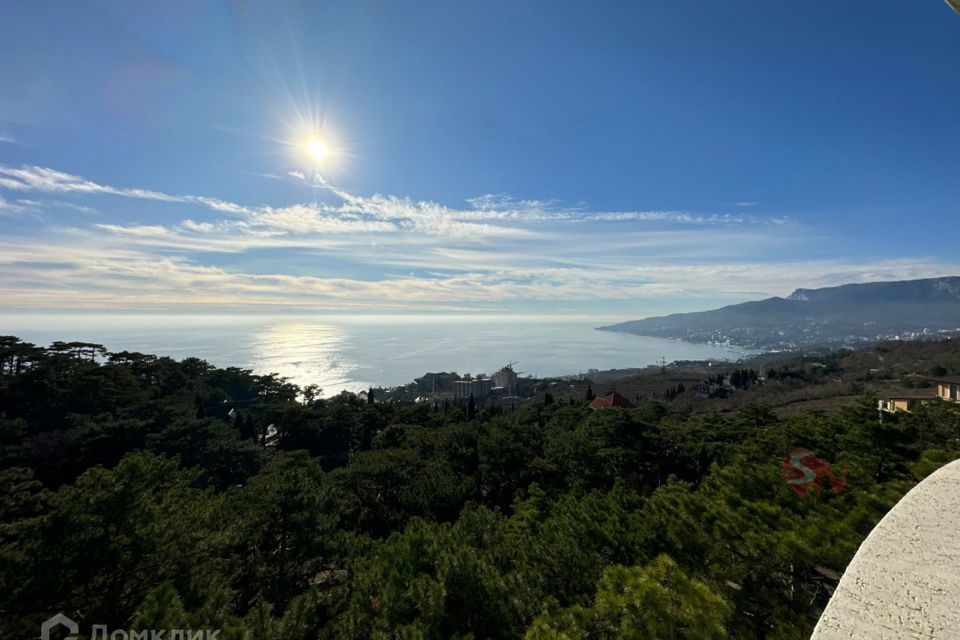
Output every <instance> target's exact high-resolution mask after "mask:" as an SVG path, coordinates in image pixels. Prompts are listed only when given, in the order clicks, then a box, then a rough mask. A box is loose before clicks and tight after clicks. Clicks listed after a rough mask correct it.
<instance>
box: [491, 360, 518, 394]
mask: <svg viewBox="0 0 960 640" xmlns="http://www.w3.org/2000/svg"><path fill="white" fill-rule="evenodd" d="M517 379H518V376H517V372H516V371H514V370H513V366H512V365H509V364H508V365H507V366H505V367H503V368H502V369H500V371H497V372H496V373H495V374H493V386H495V387H502V388H504V389H505V390H506V392H507V393H515V392H516V389H517Z"/></svg>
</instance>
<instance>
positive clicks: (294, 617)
mask: <svg viewBox="0 0 960 640" xmlns="http://www.w3.org/2000/svg"><path fill="white" fill-rule="evenodd" d="M873 406H874V405H873V402H872V400H871V399H869V398H865V399H864V401H863V402H861V403H859V404H856V405H854V406H851V407H848V408H847V409H846V410H845V411H844V412H843V413H842V414H841V415H838V416H835V417H827V416H823V415H817V414H810V415H807V416H805V417H803V418H800V419H794V420H790V421H778V420H777V419H776V417H775V416H774V415H773V414H772V413H771V412H770V411H768V410H765V409H763V408H762V407H750V408H748V409H745V410H742V411H740V412H739V413H738V414H737V417H736V418H730V417H722V416H719V415H682V414H671V413H668V412H667V411H666V410H665V409H664V408H663V407H662V406H661V405H658V404H654V403H647V404H644V405H642V406H640V407H638V408H635V409H629V410H624V409H605V410H602V411H590V410H589V409H587V408H586V407H584V406H569V405H567V404H564V403H543V404H537V405H528V406H525V407H523V408H522V409H520V410H518V411H516V412H514V413H511V414H509V415H492V414H491V412H490V411H489V410H487V409H483V408H480V407H478V408H477V409H476V416H475V417H473V418H472V419H470V418H468V412H467V410H466V408H464V410H460V409H459V408H455V407H449V406H448V407H446V408H445V407H442V406H436V407H435V406H427V405H387V404H382V403H375V402H368V401H360V400H359V399H357V398H356V397H354V396H351V395H349V394H344V395H342V396H339V397H337V398H334V399H328V400H318V399H316V390H313V389H311V390H307V392H306V393H305V394H302V393H300V391H299V390H298V389H297V388H295V387H293V386H292V385H289V384H287V383H285V382H284V381H283V380H280V379H278V378H276V377H272V376H255V375H252V374H250V373H249V372H247V371H243V370H238V369H216V368H214V367H212V366H210V365H208V364H207V363H205V362H202V361H200V360H196V359H187V360H184V361H182V362H175V361H173V360H170V359H167V358H156V357H153V356H146V355H142V354H137V353H119V354H107V353H105V352H104V351H103V350H102V349H101V348H99V347H97V346H96V345H83V344H59V343H58V344H55V345H53V346H52V347H51V348H49V349H40V348H36V347H34V346H32V345H27V344H24V343H21V342H19V341H17V340H16V339H14V338H0V636H2V637H3V638H29V637H36V635H37V629H38V628H39V626H40V623H41V622H42V621H43V620H45V619H46V618H47V617H49V616H50V615H51V614H52V613H55V612H57V611H62V612H64V613H66V614H67V615H70V616H71V617H74V618H75V619H81V620H85V621H89V622H94V623H97V624H105V625H109V626H110V627H111V628H133V629H158V628H194V629H199V628H219V629H222V630H223V631H222V632H221V634H220V638H224V639H225V640H233V639H236V638H246V637H250V638H256V639H257V640H271V639H276V640H307V639H310V640H312V639H314V638H410V639H413V638H423V639H445V638H474V639H477V640H479V639H481V638H521V637H527V638H530V639H538V640H539V639H548V638H550V639H559V638H569V639H586V638H591V639H593V638H596V639H606V638H676V639H681V638H703V639H712V638H724V637H732V638H805V637H807V636H808V635H809V632H810V630H811V629H812V627H813V625H814V624H815V622H816V619H817V616H818V615H819V612H820V611H821V610H822V608H823V606H824V605H825V603H826V601H827V599H828V598H829V595H830V593H831V590H832V588H833V586H834V585H835V584H836V581H835V580H836V576H835V572H841V571H842V570H843V569H844V567H845V566H846V564H847V562H848V561H849V560H850V558H851V557H852V555H853V553H854V551H855V550H856V548H857V546H858V544H859V543H860V542H861V540H862V539H863V537H864V536H865V535H866V534H867V533H868V532H869V530H870V529H871V528H872V527H873V526H874V525H875V524H876V522H877V521H878V520H879V519H880V518H881V517H882V516H883V514H884V513H885V512H886V511H887V510H888V509H889V508H890V507H891V506H892V505H893V504H894V503H895V502H896V500H897V499H898V498H899V497H900V496H902V495H903V493H904V492H905V491H907V490H908V489H909V488H910V486H912V484H913V483H915V482H916V481H917V480H918V479H919V478H921V477H923V476H924V475H926V474H928V473H930V472H932V471H933V470H934V469H936V468H937V467H938V466H939V465H941V464H943V463H944V462H946V461H948V460H950V459H953V458H955V457H957V456H958V455H960V445H958V435H960V414H958V413H957V412H956V411H954V410H952V409H951V408H949V407H946V406H941V405H934V406H931V407H929V408H927V409H926V410H924V411H922V412H919V413H917V414H914V415H909V416H902V417H900V418H898V419H888V420H886V421H885V422H884V423H883V424H880V423H879V422H878V421H877V416H876V413H875V410H874V408H873ZM796 448H810V449H814V450H816V451H817V452H818V454H819V455H820V456H821V457H823V458H825V459H827V460H829V461H831V462H832V463H834V465H835V467H836V468H838V469H839V467H840V466H841V465H844V464H845V465H846V467H847V469H848V480H847V483H846V487H845V490H844V491H843V492H842V493H839V494H836V493H834V492H833V491H832V490H831V489H830V487H829V485H828V486H827V487H826V488H825V490H824V491H823V492H822V493H820V494H819V495H818V494H817V493H816V492H813V491H811V492H809V493H808V494H807V495H805V496H803V497H800V496H798V495H797V494H796V493H794V492H793V491H791V489H790V488H789V487H788V486H787V484H786V483H785V481H784V479H783V477H782V476H781V462H782V460H783V458H784V456H785V455H786V454H787V453H788V452H790V451H792V450H794V449H796Z"/></svg>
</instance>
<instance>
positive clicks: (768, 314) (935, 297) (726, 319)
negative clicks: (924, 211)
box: [598, 276, 960, 351]
mask: <svg viewBox="0 0 960 640" xmlns="http://www.w3.org/2000/svg"><path fill="white" fill-rule="evenodd" d="M598 329H600V330H602V331H619V332H623V333H633V334H638V335H648V336H655V337H661V338H676V339H681V340H687V341H690V342H718V343H725V344H731V345H736V346H740V347H745V348H751V349H762V350H771V351H776V350H784V349H796V348H806V347H821V346H831V347H837V346H856V345H864V344H869V343H872V342H878V341H880V340H889V339H923V338H925V337H944V336H946V335H953V334H960V276H947V277H941V278H924V279H919V280H898V281H887V282H868V283H851V284H843V285H838V286H833V287H823V288H818V289H806V288H799V289H796V290H794V291H793V293H791V294H790V295H789V296H787V297H785V298H782V297H779V296H774V297H771V298H765V299H763V300H753V301H749V302H743V303H739V304H732V305H727V306H724V307H720V308H718V309H712V310H708V311H694V312H688V313H675V314H670V315H667V316H657V317H652V318H645V319H642V320H630V321H627V322H621V323H618V324H614V325H608V326H603V327H598Z"/></svg>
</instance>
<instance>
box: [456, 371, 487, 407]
mask: <svg viewBox="0 0 960 640" xmlns="http://www.w3.org/2000/svg"><path fill="white" fill-rule="evenodd" d="M492 388H493V380H491V379H490V378H484V377H476V378H471V377H469V376H467V377H465V378H464V379H463V380H457V381H456V382H454V383H453V398H454V399H455V400H464V401H465V400H469V399H470V396H473V400H474V402H483V401H485V400H486V399H487V397H488V396H489V395H490V390H491V389H492Z"/></svg>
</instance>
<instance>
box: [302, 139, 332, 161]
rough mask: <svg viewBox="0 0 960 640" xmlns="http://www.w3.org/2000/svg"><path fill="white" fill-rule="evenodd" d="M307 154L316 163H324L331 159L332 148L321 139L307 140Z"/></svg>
mask: <svg viewBox="0 0 960 640" xmlns="http://www.w3.org/2000/svg"><path fill="white" fill-rule="evenodd" d="M306 147H307V153H308V154H309V155H310V157H311V158H313V159H314V160H315V161H316V162H323V161H324V160H326V159H328V158H329V157H330V147H329V145H327V143H326V142H324V141H323V140H321V139H320V138H314V137H311V138H307V144H306Z"/></svg>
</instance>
